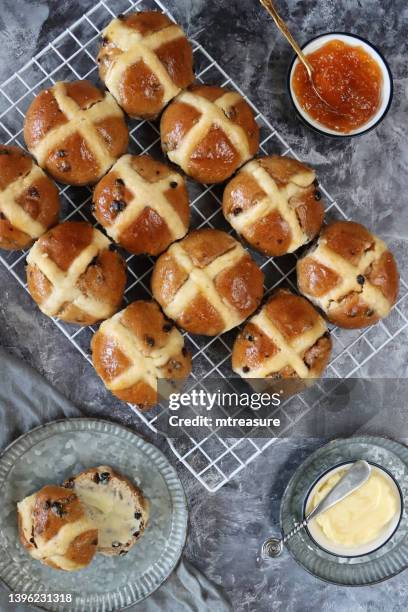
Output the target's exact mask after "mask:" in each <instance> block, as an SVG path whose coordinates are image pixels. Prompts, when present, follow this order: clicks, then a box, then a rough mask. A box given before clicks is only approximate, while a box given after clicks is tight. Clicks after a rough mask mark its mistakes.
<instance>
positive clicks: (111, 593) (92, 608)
mask: <svg viewBox="0 0 408 612" xmlns="http://www.w3.org/2000/svg"><path fill="white" fill-rule="evenodd" d="M98 465H109V466H112V467H113V468H114V469H115V470H117V471H118V472H119V473H121V474H123V475H124V476H127V477H128V478H129V480H131V481H132V482H134V483H135V484H137V485H139V486H140V487H141V488H142V490H143V493H144V494H145V495H146V497H147V498H148V499H149V501H150V506H151V508H150V521H149V525H148V527H147V528H146V531H145V533H144V535H143V537H142V538H141V539H140V541H139V542H138V543H137V544H136V545H135V546H134V547H133V548H132V549H131V550H130V551H129V553H128V554H127V555H126V556H123V557H104V556H102V555H97V556H96V557H95V558H94V560H93V561H92V563H91V564H90V565H89V566H88V567H87V568H85V569H83V570H81V571H79V572H63V571H58V570H53V569H51V568H49V567H46V566H44V565H42V564H41V563H39V562H38V561H35V560H34V559H32V558H31V557H30V556H29V555H28V553H27V551H26V550H25V549H24V548H23V546H22V545H21V544H20V542H19V539H18V530H17V513H16V503H17V502H18V501H20V500H21V499H23V498H24V497H26V496H27V495H30V494H31V493H34V492H35V491H37V490H38V489H40V488H41V487H42V486H44V485H46V484H50V483H51V484H53V483H55V484H59V483H61V482H63V480H64V479H65V478H69V477H70V476H72V475H73V474H76V473H77V472H79V471H81V470H83V469H86V468H88V467H95V466H98ZM0 489H1V491H2V504H1V508H0V578H1V580H2V581H3V582H4V583H5V584H6V586H7V587H9V588H10V589H12V590H13V591H15V592H18V593H70V594H72V602H71V603H65V604H63V603H61V604H52V603H51V604H50V603H46V604H44V603H42V604H40V605H41V607H42V608H44V609H45V610H55V611H58V612H62V611H63V612H65V611H66V612H101V611H102V610H103V611H104V612H110V611H113V610H120V609H122V608H125V607H128V606H131V605H133V604H135V603H138V602H139V601H141V600H142V599H144V598H145V597H147V596H148V595H150V594H151V593H153V592H154V591H155V590H156V589H157V588H158V587H159V586H160V585H161V584H162V582H163V581H164V580H166V578H167V577H168V576H169V575H170V573H171V572H172V570H173V569H174V567H175V565H176V563H177V562H178V560H179V558H180V555H181V553H182V550H183V547H184V543H185V538H186V532H187V506H186V500H185V496H184V492H183V488H182V486H181V483H180V481H179V479H178V476H177V474H176V471H175V470H174V468H173V467H172V466H171V465H170V464H169V462H168V460H167V459H166V457H165V456H164V455H163V453H162V452H161V451H159V450H158V449H157V448H155V447H154V446H153V445H152V444H149V443H147V442H145V441H144V440H143V439H142V438H140V437H139V436H137V435H135V434H134V433H132V432H131V431H130V430H128V429H126V428H124V427H121V426H119V425H116V424H114V423H109V422H107V421H99V420H93V419H66V420H63V421H55V422H53V423H49V424H47V425H45V426H42V427H38V428H36V429H33V430H32V431H30V432H29V433H27V434H24V435H23V436H21V437H20V438H18V439H17V440H16V441H15V442H13V443H12V444H11V445H10V446H9V447H8V448H7V449H6V450H5V451H4V453H3V454H2V456H1V458H0Z"/></svg>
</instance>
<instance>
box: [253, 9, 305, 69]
mask: <svg viewBox="0 0 408 612" xmlns="http://www.w3.org/2000/svg"><path fill="white" fill-rule="evenodd" d="M259 1H260V3H261V4H262V6H263V7H264V8H265V9H266V10H267V11H268V13H269V14H270V16H271V17H272V19H273V20H274V22H275V23H276V25H277V27H278V28H279V30H280V31H281V32H282V34H283V35H284V37H285V38H286V40H287V41H288V43H289V44H290V45H291V47H292V49H293V50H294V52H295V53H296V55H297V56H298V58H299V60H300V61H301V62H302V64H303V65H304V67H305V68H306V70H307V74H308V75H309V79H312V73H313V67H312V65H311V63H310V62H309V60H308V59H307V58H306V56H305V54H304V53H303V51H302V49H301V48H300V47H299V45H298V44H297V42H296V40H295V39H294V38H293V36H292V34H291V33H290V31H289V29H288V27H287V25H286V23H285V22H284V21H283V19H282V17H281V16H280V15H279V13H278V11H277V10H276V8H275V7H274V5H273V4H272V0H259Z"/></svg>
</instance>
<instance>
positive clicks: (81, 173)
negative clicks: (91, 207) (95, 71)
mask: <svg viewBox="0 0 408 612" xmlns="http://www.w3.org/2000/svg"><path fill="white" fill-rule="evenodd" d="M58 96H59V98H58ZM108 96H109V94H106V92H105V93H103V92H101V91H100V90H99V89H97V88H96V87H95V86H94V85H93V84H92V83H91V82H89V81H75V82H72V83H69V82H66V83H56V84H55V85H54V86H53V87H52V88H50V89H47V90H44V91H42V92H40V93H39V94H38V96H37V97H36V98H35V99H34V101H33V102H32V104H31V105H30V107H29V109H28V110H27V113H26V118H25V123H24V139H25V142H26V144H27V147H28V149H29V150H30V151H31V153H32V154H33V155H34V156H35V157H36V158H37V161H38V163H39V164H40V166H41V167H43V168H45V169H46V170H47V171H48V172H49V173H50V174H51V175H52V176H53V177H54V178H55V179H56V180H58V181H60V182H61V183H67V184H69V185H87V184H92V183H95V182H96V181H97V180H98V179H99V178H100V177H101V176H102V175H103V174H104V173H105V172H106V170H108V168H109V167H110V166H111V165H112V164H113V163H114V161H115V159H116V158H117V157H119V156H120V155H121V154H122V153H124V152H125V150H126V148H127V143H128V130H127V127H126V123H125V120H124V117H123V115H122V113H121V111H120V109H119V107H118V106H117V105H116V104H115V103H114V100H113V98H112V97H110V98H108ZM59 100H63V101H64V102H63V104H64V108H65V106H66V107H67V109H69V110H67V109H65V110H62V109H61V107H60V101H59ZM78 113H82V115H81V126H80V130H79V129H76V128H75V121H77V118H78V117H79V114H78ZM89 113H93V115H92V116H91V115H90V114H89ZM61 129H62V130H63V132H62V133H61V137H60V139H59V140H58V139H57V141H56V142H55V141H54V138H53V133H56V132H54V131H55V130H61ZM47 139H51V140H47ZM44 143H45V144H44ZM47 143H49V144H48V145H47ZM43 147H45V150H44V151H43V150H42V149H43Z"/></svg>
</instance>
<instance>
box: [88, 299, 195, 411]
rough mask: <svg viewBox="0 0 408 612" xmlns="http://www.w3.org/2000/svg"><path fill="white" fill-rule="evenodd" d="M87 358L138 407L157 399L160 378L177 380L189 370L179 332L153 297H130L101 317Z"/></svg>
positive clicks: (121, 395) (118, 394) (113, 389)
mask: <svg viewBox="0 0 408 612" xmlns="http://www.w3.org/2000/svg"><path fill="white" fill-rule="evenodd" d="M92 359H93V364H94V366H95V369H96V371H97V373H98V374H99V376H100V377H101V378H102V380H103V382H104V383H105V386H106V387H107V388H108V389H109V390H110V391H111V392H112V393H113V394H114V395H116V397H118V398H119V399H121V400H123V401H125V402H130V403H131V404H137V405H138V407H139V408H140V409H141V410H148V409H149V408H152V407H153V406H154V405H155V404H157V402H158V392H157V380H158V379H159V378H161V379H163V378H165V379H180V380H182V379H184V378H186V377H187V376H188V375H189V373H190V371H191V356H190V354H189V353H188V351H187V350H186V349H185V347H184V340H183V336H182V335H181V334H180V332H179V331H178V329H177V328H176V327H174V325H173V323H171V322H170V321H167V320H166V319H165V318H164V316H163V313H162V312H161V310H160V308H159V306H158V305H157V304H156V303H155V302H153V301H144V300H139V301H137V302H132V303H131V304H130V305H129V306H128V307H127V308H125V309H124V310H122V311H120V312H118V313H117V314H116V315H114V316H113V317H112V318H111V319H108V320H107V321H104V322H103V323H102V325H101V326H100V328H99V330H98V331H97V332H96V334H95V335H94V337H93V339H92Z"/></svg>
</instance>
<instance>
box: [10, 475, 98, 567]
mask: <svg viewBox="0 0 408 612" xmlns="http://www.w3.org/2000/svg"><path fill="white" fill-rule="evenodd" d="M17 513H18V528H19V534H20V541H21V543H22V545H23V546H24V547H25V548H26V549H27V551H28V552H29V554H30V555H31V556H32V557H33V558H34V559H37V560H38V561H41V563H43V564H44V565H48V566H50V567H52V568H54V569H61V570H66V571H68V572H72V571H77V570H80V569H82V568H84V567H86V566H87V565H89V563H90V562H91V561H92V559H93V557H94V555H95V553H96V550H97V546H98V529H97V528H96V527H95V525H94V523H93V521H92V520H91V519H90V517H89V516H88V515H87V513H86V511H85V508H84V506H83V505H82V503H81V502H80V500H79V498H78V496H77V495H76V494H75V493H74V492H73V491H68V490H67V489H65V488H64V487H58V486H55V485H47V486H45V487H43V488H42V489H41V490H40V491H38V492H37V493H34V494H33V495H30V496H29V497H26V498H25V499H23V500H22V501H21V502H19V503H18V504H17Z"/></svg>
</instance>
